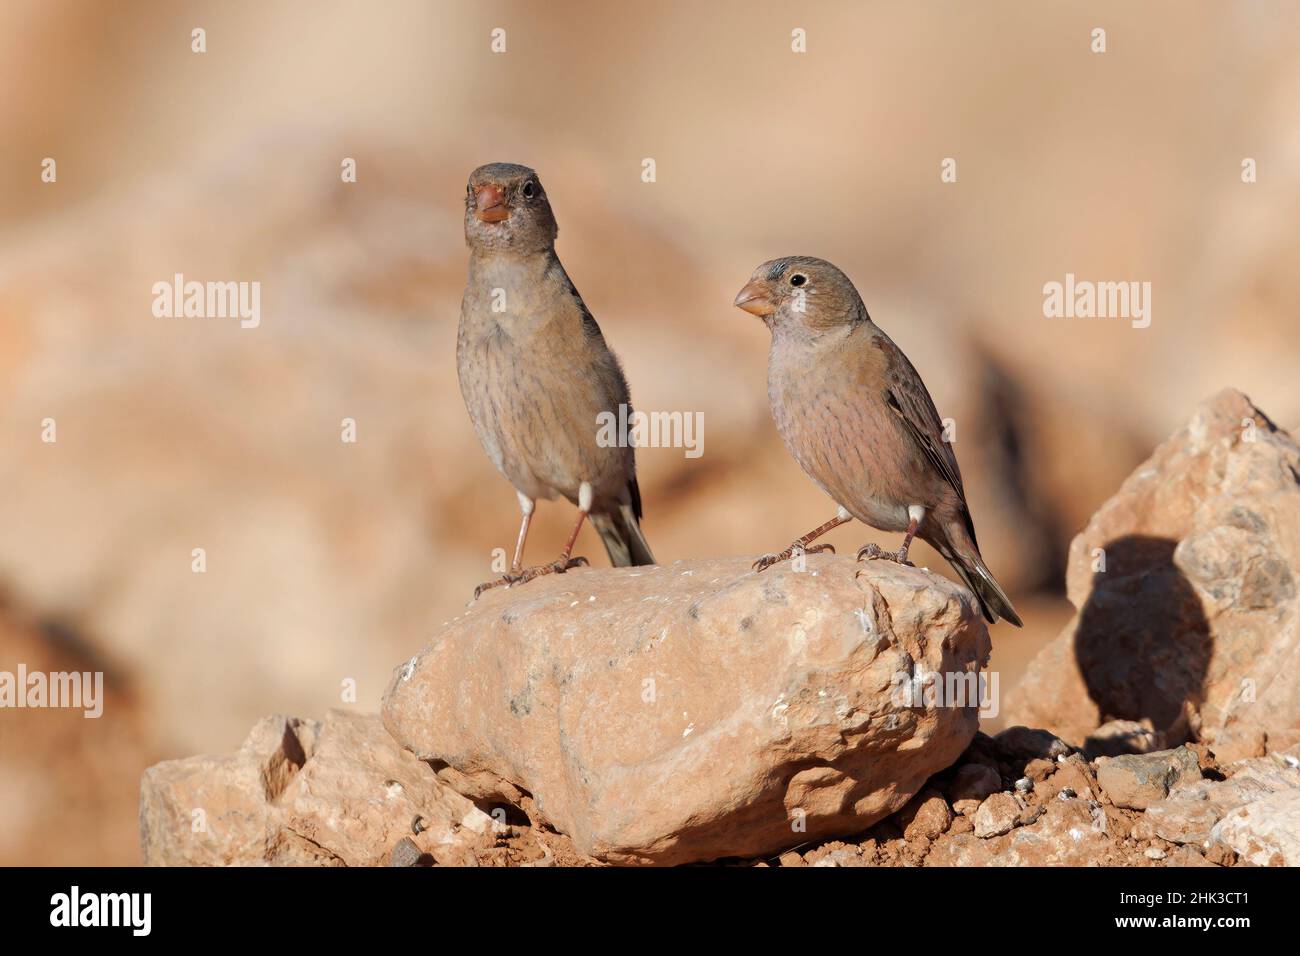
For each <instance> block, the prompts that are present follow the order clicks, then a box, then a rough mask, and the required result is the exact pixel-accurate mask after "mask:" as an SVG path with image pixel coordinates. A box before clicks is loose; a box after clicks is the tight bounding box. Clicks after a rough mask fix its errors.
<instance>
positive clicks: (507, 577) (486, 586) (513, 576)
mask: <svg viewBox="0 0 1300 956" xmlns="http://www.w3.org/2000/svg"><path fill="white" fill-rule="evenodd" d="M523 580H524V576H523V574H522V573H520V572H517V571H512V572H511V573H509V574H503V575H502V576H501V577H499V578H497V579H496V580H495V581H484V582H483V583H482V584H480V585H479V586H478V587H476V588H475V589H474V600H475V601H477V600H478V599H479V595H481V594H482V593H483V592H484V591H490V590H492V589H493V588H508V587H510V585H512V584H519V583H520V582H521V581H523Z"/></svg>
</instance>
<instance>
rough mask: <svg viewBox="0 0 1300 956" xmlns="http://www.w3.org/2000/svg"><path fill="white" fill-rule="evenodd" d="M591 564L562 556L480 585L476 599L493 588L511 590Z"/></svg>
mask: <svg viewBox="0 0 1300 956" xmlns="http://www.w3.org/2000/svg"><path fill="white" fill-rule="evenodd" d="M590 564H591V562H590V561H588V560H587V559H586V558H583V557H577V558H570V557H567V556H565V555H561V556H560V557H558V558H556V559H555V560H554V561H552V562H551V563H550V564H539V565H537V566H536V567H531V568H524V569H523V570H522V571H511V572H510V573H509V574H503V575H502V576H501V577H499V578H497V579H496V580H495V581H487V582H485V583H483V584H480V585H479V586H478V587H476V588H475V589H474V599H475V600H478V597H479V595H480V594H482V593H483V592H484V591H490V590H491V589H492V588H509V587H514V586H515V585H516V584H525V583H527V582H529V581H531V580H532V579H533V578H540V577H541V576H542V575H543V574H563V573H564V572H565V571H570V570H572V569H573V568H585V567H587V566H588V565H590Z"/></svg>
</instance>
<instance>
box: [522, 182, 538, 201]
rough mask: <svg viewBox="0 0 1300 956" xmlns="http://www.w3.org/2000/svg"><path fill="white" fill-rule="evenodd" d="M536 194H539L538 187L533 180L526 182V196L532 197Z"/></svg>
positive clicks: (527, 197)
mask: <svg viewBox="0 0 1300 956" xmlns="http://www.w3.org/2000/svg"><path fill="white" fill-rule="evenodd" d="M536 195H537V187H536V186H534V185H533V184H532V183H531V182H527V183H524V198H525V199H532V198H533V197H534V196H536Z"/></svg>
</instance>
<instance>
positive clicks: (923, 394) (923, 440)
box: [872, 335, 966, 505]
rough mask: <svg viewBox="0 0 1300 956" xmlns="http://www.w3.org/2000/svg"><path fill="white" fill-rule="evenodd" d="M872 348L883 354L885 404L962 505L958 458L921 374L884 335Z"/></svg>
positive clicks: (875, 339)
mask: <svg viewBox="0 0 1300 956" xmlns="http://www.w3.org/2000/svg"><path fill="white" fill-rule="evenodd" d="M872 344H873V345H875V346H876V347H877V348H879V349H880V350H881V351H882V352H884V353H885V369H886V374H885V386H884V395H883V397H884V400H885V404H887V405H888V406H889V407H890V408H891V409H892V410H893V412H894V414H896V415H897V416H898V417H899V420H900V421H901V422H902V424H903V430H904V431H905V432H906V433H907V434H908V435H909V436H910V437H911V438H912V440H913V441H914V442H915V443H916V445H917V447H918V448H919V449H920V450H921V454H923V455H924V456H925V458H926V460H927V461H929V462H930V464H931V465H933V466H934V468H935V471H937V472H938V473H939V474H940V475H942V476H943V479H944V480H945V481H946V482H948V484H950V485H952V487H953V490H954V491H956V492H957V496H958V497H959V498H960V499H961V501H962V504H963V505H964V504H965V502H966V490H965V488H964V487H963V486H962V481H961V469H960V468H959V467H958V466H957V456H956V455H954V454H953V451H952V446H951V445H949V444H948V443H947V442H946V441H944V440H943V423H942V422H941V421H940V420H939V412H938V410H936V409H935V407H934V400H933V399H932V398H930V393H929V392H928V391H927V390H926V387H925V383H924V382H922V381H921V376H920V374H919V373H918V372H917V371H916V368H915V366H913V365H912V363H911V362H910V361H909V360H908V358H907V356H906V355H904V354H903V352H902V350H901V349H899V347H898V346H897V345H895V344H894V343H893V342H891V341H889V339H888V338H887V337H885V336H884V335H879V338H878V339H877V338H874V337H873V340H872Z"/></svg>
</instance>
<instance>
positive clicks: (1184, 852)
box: [1165, 846, 1214, 866]
mask: <svg viewBox="0 0 1300 956" xmlns="http://www.w3.org/2000/svg"><path fill="white" fill-rule="evenodd" d="M1165 866H1214V864H1213V863H1211V862H1210V861H1209V860H1207V859H1206V858H1205V856H1204V855H1203V854H1202V853H1201V852H1200V851H1198V850H1197V849H1196V847H1193V846H1180V847H1176V848H1175V849H1174V851H1173V852H1172V853H1170V854H1169V856H1168V857H1166V859H1165Z"/></svg>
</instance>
